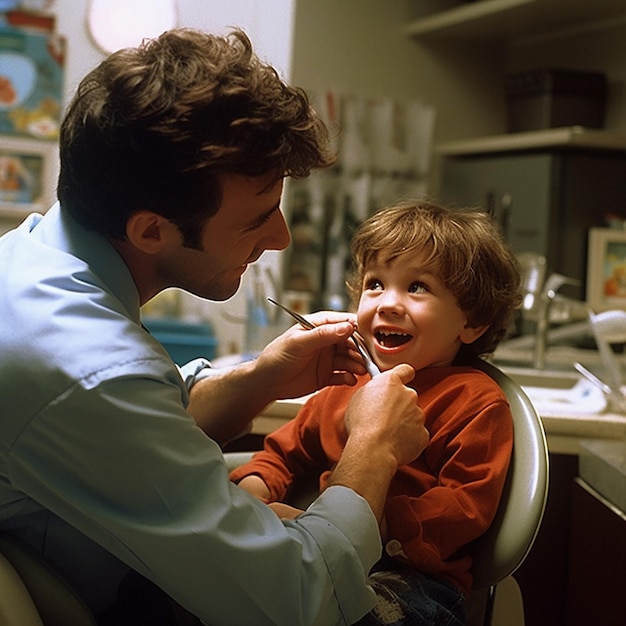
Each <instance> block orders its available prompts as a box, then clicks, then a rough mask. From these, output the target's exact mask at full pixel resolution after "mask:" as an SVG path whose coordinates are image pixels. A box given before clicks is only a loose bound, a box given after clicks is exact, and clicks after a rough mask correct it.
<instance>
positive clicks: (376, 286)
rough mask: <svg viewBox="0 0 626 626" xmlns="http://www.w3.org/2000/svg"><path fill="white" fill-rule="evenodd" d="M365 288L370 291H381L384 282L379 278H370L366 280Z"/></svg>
mask: <svg viewBox="0 0 626 626" xmlns="http://www.w3.org/2000/svg"><path fill="white" fill-rule="evenodd" d="M364 288H365V289H367V290H368V291H379V290H381V289H382V288H383V284H382V283H381V282H380V280H378V278H370V279H367V280H365V284H364Z"/></svg>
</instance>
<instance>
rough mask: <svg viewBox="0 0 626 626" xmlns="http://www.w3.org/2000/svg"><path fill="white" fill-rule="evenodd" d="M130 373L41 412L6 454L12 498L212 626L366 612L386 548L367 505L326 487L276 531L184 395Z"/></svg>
mask: <svg viewBox="0 0 626 626" xmlns="http://www.w3.org/2000/svg"><path fill="white" fill-rule="evenodd" d="M136 369H137V366H136V364H134V365H133V366H132V367H131V366H130V364H121V365H120V366H119V367H118V368H117V370H116V372H115V377H112V376H111V372H98V373H97V375H94V376H91V377H90V379H89V381H82V384H77V385H75V386H74V387H72V388H71V389H69V390H67V391H66V393H65V394H64V396H63V398H59V399H57V401H55V402H51V403H50V404H48V405H47V406H46V407H44V408H42V409H41V410H40V411H39V412H38V414H37V415H36V416H34V417H33V418H32V419H31V420H30V422H29V425H28V428H26V429H25V430H24V431H23V432H22V433H21V435H20V437H19V438H18V439H17V441H16V442H15V444H14V446H13V449H12V451H11V455H10V458H9V473H10V479H11V481H12V483H13V485H15V487H16V488H18V489H21V490H22V491H23V492H24V493H26V494H28V495H29V496H30V497H32V498H33V499H35V500H37V501H38V502H39V503H40V504H41V505H42V506H44V507H46V508H47V509H49V510H50V511H52V512H54V513H55V514H56V515H58V516H59V517H60V518H62V519H64V520H66V521H67V522H68V523H70V524H71V525H72V526H74V527H75V528H77V529H78V530H79V531H81V532H82V533H84V534H85V535H86V536H88V537H90V538H91V539H92V540H94V541H95V542H96V543H98V544H100V545H101V546H103V547H104V548H105V549H106V550H108V551H109V552H111V553H112V554H114V555H115V556H117V557H118V558H119V559H120V560H122V561H124V562H125V563H127V564H128V565H129V566H131V567H132V568H134V569H136V570H137V571H139V572H140V573H142V574H143V575H145V576H147V577H148V578H150V579H151V580H153V581H154V582H155V583H156V584H157V585H158V586H160V587H161V588H162V589H163V590H164V591H165V592H166V593H168V594H169V595H170V596H172V597H173V598H174V599H176V600H177V601H178V602H179V603H180V604H181V605H182V606H184V607H186V608H187V609H188V610H189V611H191V612H192V613H193V614H195V615H196V616H198V617H199V618H200V619H201V620H203V621H206V622H207V623H209V624H255V626H263V625H265V624H267V625H274V626H276V625H280V624H285V625H288V626H297V625H299V624H320V625H324V626H329V625H332V624H350V623H353V622H355V621H357V620H358V619H359V618H360V617H361V616H362V615H364V614H365V613H366V612H367V611H369V610H370V609H371V608H372V607H373V605H374V604H375V596H374V593H373V591H372V590H371V588H369V587H368V586H367V572H368V571H369V570H370V568H371V567H372V565H373V564H374V563H375V562H376V560H377V559H378V558H379V557H380V552H381V545H380V539H379V533H378V526H377V523H376V520H375V518H374V516H373V514H372V512H371V510H370V508H369V506H368V505H367V503H366V502H365V500H363V499H362V498H361V497H360V496H358V495H357V494H356V493H354V492H353V491H352V490H350V489H347V488H344V487H333V488H331V489H328V490H327V491H326V492H325V493H324V494H323V495H322V496H320V497H319V498H318V500H316V501H315V502H314V503H313V504H312V505H311V507H310V508H309V509H308V510H307V512H306V513H305V514H303V515H301V516H300V517H299V518H298V519H297V520H295V521H285V522H282V521H280V520H279V519H278V518H277V517H276V515H275V514H274V513H273V511H271V510H270V509H269V508H268V507H267V506H265V505H264V504H262V503H260V502H258V501H257V500H256V499H255V498H253V497H252V496H250V495H249V494H247V493H245V492H244V491H243V490H241V489H239V488H238V487H237V486H235V485H234V484H232V483H231V482H230V481H229V480H228V476H227V469H226V466H225V464H224V459H223V455H222V452H221V450H220V448H219V447H218V446H217V444H216V443H215V442H213V441H212V440H211V439H209V438H208V437H207V436H206V435H205V434H204V433H203V432H202V431H201V430H200V429H199V428H198V427H197V426H196V425H195V422H194V421H193V419H192V418H191V416H189V415H188V414H187V413H186V412H185V411H184V409H183V407H182V403H181V394H182V393H183V392H182V390H181V388H180V387H179V386H178V385H177V384H174V383H173V382H172V381H171V380H170V381H167V380H165V379H164V378H161V379H159V378H158V377H139V376H137V374H136ZM202 369H203V370H204V369H206V368H205V367H203V368H202ZM277 590H279V592H278V593H277Z"/></svg>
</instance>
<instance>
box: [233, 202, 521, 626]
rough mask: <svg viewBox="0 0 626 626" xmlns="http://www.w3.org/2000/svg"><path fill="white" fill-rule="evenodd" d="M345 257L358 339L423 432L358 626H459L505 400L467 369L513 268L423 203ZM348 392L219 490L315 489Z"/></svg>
mask: <svg viewBox="0 0 626 626" xmlns="http://www.w3.org/2000/svg"><path fill="white" fill-rule="evenodd" d="M352 257H353V264H354V273H353V275H352V277H351V279H350V282H349V287H350V289H351V291H352V294H353V297H354V299H355V301H358V313H357V321H358V329H359V333H360V334H361V335H362V337H363V339H364V340H365V342H366V344H367V347H368V349H369V351H370V353H371V354H372V356H373V358H374V360H375V361H376V363H377V365H378V366H379V367H380V369H381V370H386V369H389V368H391V367H393V366H395V365H397V364H398V363H401V362H405V363H409V364H410V365H412V366H413V367H414V368H415V371H416V374H415V377H414V379H413V381H412V382H411V383H410V386H411V387H412V388H414V389H415V390H416V391H417V393H418V403H419V405H420V407H421V408H422V410H423V411H424V415H425V425H426V428H427V429H428V431H429V433H430V442H429V444H428V446H427V448H426V449H425V450H424V452H423V453H422V455H421V456H420V457H419V458H418V459H417V460H416V461H414V462H413V463H411V464H409V465H404V466H401V467H399V468H398V470H397V473H396V475H395V477H394V479H393V481H392V483H391V486H390V488H389V492H388V495H387V502H386V506H385V518H384V520H383V523H382V525H381V534H382V537H383V542H384V545H385V554H384V555H383V558H382V559H381V561H380V562H379V563H378V564H377V566H376V568H375V571H374V572H373V573H372V574H371V576H370V583H371V584H372V586H373V587H374V589H375V590H376V592H377V595H378V597H379V602H378V605H377V607H376V608H375V609H374V610H373V611H372V612H371V613H370V614H368V615H367V616H366V617H365V618H363V619H362V620H361V621H360V622H359V624H363V625H366V624H367V625H369V624H438V625H439V624H459V625H460V624H463V623H464V622H465V600H466V598H467V596H468V594H469V591H470V589H471V586H472V576H471V571H470V570H471V564H472V563H471V557H470V556H469V554H468V552H467V550H466V546H467V544H468V543H470V542H471V541H472V540H473V539H476V538H477V537H478V536H480V535H481V534H482V533H484V532H485V531H486V530H487V528H488V527H489V525H490V524H491V521H492V519H493V517H494V515H495V513H496V510H497V507H498V502H499V499H500V495H501V491H502V487H503V484H504V480H505V477H506V472H507V468H508V464H509V459H510V454H511V448H512V435H513V431H512V420H511V414H510V410H509V407H508V404H507V401H506V398H505V396H504V395H503V393H502V391H501V390H500V388H499V387H498V385H497V384H496V383H495V382H494V381H492V380H491V379H490V378H489V377H488V376H487V375H486V374H484V373H482V372H480V371H478V370H476V369H474V368H472V366H471V364H472V361H473V360H475V359H476V358H478V357H480V356H483V355H486V354H489V353H491V352H492V351H493V350H494V349H495V348H496V346H497V344H498V342H499V341H500V340H501V339H502V338H503V336H504V335H505V333H506V331H507V328H508V325H509V323H510V321H511V318H512V315H513V313H514V310H515V307H516V306H517V305H518V304H519V300H520V296H519V286H520V285H519V283H520V276H519V271H518V266H517V262H516V259H515V257H514V256H513V254H512V253H511V251H510V250H509V248H508V247H507V245H506V244H505V243H504V241H503V240H502V238H501V237H500V235H499V234H498V232H497V230H496V229H495V228H494V226H493V224H492V223H491V221H490V218H489V217H488V216H487V215H486V214H484V213H479V212H476V211H452V210H448V209H445V208H443V207H440V206H437V205H435V204H432V203H428V202H419V203H417V204H415V203H412V204H408V203H407V204H400V205H398V206H394V207H390V208H387V209H384V210H382V211H380V212H378V213H376V214H375V215H373V216H372V217H371V218H369V219H368V220H367V221H365V222H364V223H363V224H362V226H361V227H360V228H359V229H358V230H357V232H356V234H355V236H354V239H353V241H352ZM366 380H367V376H364V377H363V381H360V383H359V384H363V382H365V381H366ZM357 387H358V386H357ZM353 393H354V388H348V387H335V388H328V389H324V390H322V391H320V392H318V393H317V394H316V395H315V396H313V397H312V398H310V399H309V400H308V401H307V403H306V404H305V405H304V406H303V408H302V409H301V410H300V412H299V413H298V415H297V416H296V418H295V419H294V420H292V421H290V422H289V423H287V424H286V425H285V426H283V427H282V428H280V429H279V430H277V431H276V432H274V433H272V434H271V435H269V436H268V437H267V438H266V440H265V446H264V451H262V452H259V453H257V454H256V455H255V456H254V457H253V459H252V461H251V462H250V463H248V464H246V465H244V466H243V467H241V468H238V469H237V470H235V471H234V472H233V473H232V474H231V479H232V480H234V481H235V482H238V484H239V486H240V487H242V488H243V489H246V490H248V491H249V492H250V493H252V494H253V495H255V496H256V497H258V498H259V499H261V500H263V501H265V502H268V503H270V502H277V501H281V500H284V499H285V498H286V497H287V495H288V493H289V490H290V488H291V487H292V485H293V484H294V482H296V481H297V480H298V479H299V478H300V477H302V476H305V475H311V474H313V473H317V474H319V475H320V478H319V487H320V489H321V490H323V489H324V487H325V481H326V478H327V476H328V474H329V472H330V470H331V469H332V467H333V466H334V464H335V463H336V462H337V460H338V458H339V455H340V453H341V450H342V447H343V444H344V442H345V440H346V437H347V432H346V425H345V423H344V410H345V406H346V404H347V402H348V399H349V398H350V396H351V395H352V394H353ZM372 479H373V480H375V479H376V468H375V467H372Z"/></svg>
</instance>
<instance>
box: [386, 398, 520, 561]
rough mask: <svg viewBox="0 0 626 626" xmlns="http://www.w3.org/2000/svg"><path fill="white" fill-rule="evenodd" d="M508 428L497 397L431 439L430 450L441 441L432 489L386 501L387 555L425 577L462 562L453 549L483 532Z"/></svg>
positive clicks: (503, 463) (497, 489) (505, 455)
mask: <svg viewBox="0 0 626 626" xmlns="http://www.w3.org/2000/svg"><path fill="white" fill-rule="evenodd" d="M512 428H513V426H512V419H511V415H510V410H509V407H508V404H507V403H506V401H505V400H504V399H502V400H499V401H496V402H493V403H490V404H489V405H488V406H486V407H484V408H483V409H482V410H480V412H478V413H477V414H476V415H474V416H473V417H472V418H471V419H469V420H468V421H467V422H466V423H465V425H464V426H463V427H462V428H461V429H460V430H458V431H456V432H450V433H446V434H445V435H443V434H442V435H441V437H436V441H435V442H434V445H433V443H431V446H432V447H434V448H436V447H437V444H438V442H437V440H438V439H439V438H441V439H443V440H445V442H442V443H441V449H442V454H441V456H440V457H439V461H440V463H441V464H440V467H439V471H438V472H436V473H435V474H436V476H437V478H436V480H435V481H434V482H433V485H432V487H431V488H429V489H426V490H424V491H422V492H421V493H411V492H410V491H409V490H405V491H404V492H403V493H397V494H395V495H391V497H390V498H389V501H388V503H387V508H386V520H387V539H388V543H387V545H388V546H389V545H390V544H391V545H394V546H396V554H395V555H392V556H398V555H401V556H404V557H406V558H407V559H408V561H410V562H411V564H413V565H414V566H415V567H416V568H418V569H420V570H422V571H424V572H428V573H445V570H446V563H447V562H449V561H450V562H453V561H455V560H457V559H458V558H462V557H461V555H460V554H459V549H460V548H462V547H463V546H464V545H466V544H467V543H469V542H471V541H472V540H473V539H475V538H477V537H478V536H480V535H481V534H482V533H484V532H485V531H486V530H487V528H488V527H489V525H490V524H491V522H492V520H493V518H494V516H495V513H496V511H497V508H498V503H499V500H500V495H501V493H502V489H503V486H504V481H505V479H506V474H507V469H508V465H509V460H510V456H511V450H512V433H513V430H512ZM426 460H427V461H428V459H426ZM400 471H404V470H402V469H401V470H400ZM406 472H407V474H410V473H411V469H410V468H409V469H407V470H406ZM409 480H410V478H409ZM400 546H401V550H400V549H399V548H400ZM388 551H389V548H388Z"/></svg>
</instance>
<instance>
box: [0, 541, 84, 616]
mask: <svg viewBox="0 0 626 626" xmlns="http://www.w3.org/2000/svg"><path fill="white" fill-rule="evenodd" d="M0 624H1V625H2V626H96V620H95V618H94V617H93V615H92V613H91V612H90V611H89V609H88V608H87V606H86V605H85V604H84V603H83V602H82V600H81V599H80V598H79V597H78V596H77V595H76V593H74V591H73V590H72V589H71V588H70V587H69V585H68V584H67V583H66V582H65V581H64V580H63V579H62V578H61V577H60V576H58V575H57V574H56V573H55V572H54V571H53V570H52V569H51V568H50V566H49V565H48V564H47V563H45V561H44V560H43V559H42V558H41V557H40V556H39V555H38V554H36V553H35V552H34V551H32V550H31V549H30V548H28V547H26V546H24V545H22V544H21V543H19V542H17V541H15V540H14V539H12V538H11V537H9V536H7V535H2V534H0Z"/></svg>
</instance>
